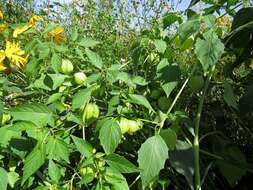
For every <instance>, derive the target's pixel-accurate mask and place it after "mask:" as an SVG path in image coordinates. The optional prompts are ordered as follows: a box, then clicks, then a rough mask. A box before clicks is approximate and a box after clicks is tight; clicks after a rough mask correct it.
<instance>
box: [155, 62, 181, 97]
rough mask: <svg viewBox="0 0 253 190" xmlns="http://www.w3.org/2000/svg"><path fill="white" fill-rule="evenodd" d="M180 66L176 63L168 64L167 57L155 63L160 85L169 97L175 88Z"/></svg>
mask: <svg viewBox="0 0 253 190" xmlns="http://www.w3.org/2000/svg"><path fill="white" fill-rule="evenodd" d="M180 74H181V72H180V68H179V66H178V65H176V64H169V63H168V60H167V59H162V60H161V62H160V63H159V64H158V65H157V78H158V79H159V80H160V81H161V86H162V88H163V90H164V92H165V93H166V96H167V97H169V96H170V94H171V92H172V91H173V90H174V89H175V87H176V86H177V84H178V81H179V79H180Z"/></svg>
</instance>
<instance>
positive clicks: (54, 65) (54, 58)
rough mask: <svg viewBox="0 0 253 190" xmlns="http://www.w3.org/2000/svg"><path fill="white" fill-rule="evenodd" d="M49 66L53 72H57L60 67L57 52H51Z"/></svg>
mask: <svg viewBox="0 0 253 190" xmlns="http://www.w3.org/2000/svg"><path fill="white" fill-rule="evenodd" d="M51 67H52V68H53V70H54V72H56V73H59V72H60V68H61V58H60V57H59V55H58V54H57V53H53V55H52V58H51Z"/></svg>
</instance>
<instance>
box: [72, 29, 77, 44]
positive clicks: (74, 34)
mask: <svg viewBox="0 0 253 190" xmlns="http://www.w3.org/2000/svg"><path fill="white" fill-rule="evenodd" d="M77 38H78V31H77V28H76V27H74V28H73V30H72V32H71V40H72V41H73V42H74V41H76V40H77Z"/></svg>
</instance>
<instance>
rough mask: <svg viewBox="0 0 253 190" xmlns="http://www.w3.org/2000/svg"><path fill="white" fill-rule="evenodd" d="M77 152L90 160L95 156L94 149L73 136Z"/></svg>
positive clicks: (84, 141)
mask: <svg viewBox="0 0 253 190" xmlns="http://www.w3.org/2000/svg"><path fill="white" fill-rule="evenodd" d="M71 137H72V139H73V141H74V143H75V145H76V148H77V150H78V151H79V152H80V153H81V154H82V155H83V156H85V157H87V158H89V157H91V156H92V155H93V147H92V146H91V145H90V144H89V143H88V142H87V141H86V140H84V139H81V138H78V137H75V136H71Z"/></svg>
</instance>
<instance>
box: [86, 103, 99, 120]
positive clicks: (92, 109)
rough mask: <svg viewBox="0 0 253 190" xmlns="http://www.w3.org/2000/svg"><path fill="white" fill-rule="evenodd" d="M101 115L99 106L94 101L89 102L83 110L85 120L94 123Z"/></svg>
mask: <svg viewBox="0 0 253 190" xmlns="http://www.w3.org/2000/svg"><path fill="white" fill-rule="evenodd" d="M98 117H99V107H98V106H97V105H96V104H94V103H89V104H87V106H86V107H85V109H84V112H83V122H86V123H88V124H89V123H92V122H94V121H95V120H96V119H97V118H98Z"/></svg>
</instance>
